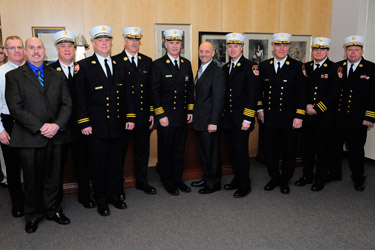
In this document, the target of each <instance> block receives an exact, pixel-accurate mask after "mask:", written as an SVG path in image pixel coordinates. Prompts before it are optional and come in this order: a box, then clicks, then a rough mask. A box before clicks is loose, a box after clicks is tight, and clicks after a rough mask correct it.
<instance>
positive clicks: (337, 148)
mask: <svg viewBox="0 0 375 250" xmlns="http://www.w3.org/2000/svg"><path fill="white" fill-rule="evenodd" d="M366 137H367V127H366V126H362V127H361V128H359V129H335V133H334V144H335V145H334V154H333V157H334V158H333V163H332V164H331V168H330V169H329V171H330V175H332V176H333V177H338V178H341V176H342V169H341V162H342V156H343V145H344V143H345V142H346V143H347V146H348V147H347V148H348V155H349V166H350V170H351V172H352V179H353V180H354V181H364V180H365V179H366V177H365V176H364V173H365V150H364V146H365V143H366Z"/></svg>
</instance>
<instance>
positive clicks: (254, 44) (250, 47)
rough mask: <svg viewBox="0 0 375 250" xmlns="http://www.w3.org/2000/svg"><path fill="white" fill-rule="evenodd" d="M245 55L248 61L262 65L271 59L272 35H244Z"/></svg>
mask: <svg viewBox="0 0 375 250" xmlns="http://www.w3.org/2000/svg"><path fill="white" fill-rule="evenodd" d="M244 36H245V44H244V55H245V57H246V58H247V59H249V60H251V61H253V62H256V63H258V64H259V63H260V62H262V61H264V60H267V59H269V58H271V57H272V56H273V55H272V33H244Z"/></svg>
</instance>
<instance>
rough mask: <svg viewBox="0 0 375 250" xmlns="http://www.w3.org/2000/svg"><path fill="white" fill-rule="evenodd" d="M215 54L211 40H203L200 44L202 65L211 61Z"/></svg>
mask: <svg viewBox="0 0 375 250" xmlns="http://www.w3.org/2000/svg"><path fill="white" fill-rule="evenodd" d="M214 55H215V50H214V47H213V46H212V44H211V43H210V42H203V43H201V45H200V46H199V59H200V60H201V63H202V65H204V64H206V63H208V62H210V61H211V60H212V58H213V57H214Z"/></svg>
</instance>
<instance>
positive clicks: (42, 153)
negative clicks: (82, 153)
mask: <svg viewBox="0 0 375 250" xmlns="http://www.w3.org/2000/svg"><path fill="white" fill-rule="evenodd" d="M64 147H66V145H53V144H52V143H51V141H50V142H48V145H47V146H45V147H42V148H18V156H19V160H20V164H21V167H22V170H23V179H24V185H25V197H26V199H25V214H26V215H27V216H26V220H27V221H28V220H33V219H37V218H41V217H43V215H44V214H46V216H47V217H48V218H50V217H53V216H54V214H55V213H56V212H57V211H59V210H61V206H60V202H61V200H60V198H59V194H60V190H61V186H62V176H61V172H62V171H61V169H62V168H63V166H62V163H63V156H64V155H63V151H64Z"/></svg>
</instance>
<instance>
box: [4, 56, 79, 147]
mask: <svg viewBox="0 0 375 250" xmlns="http://www.w3.org/2000/svg"><path fill="white" fill-rule="evenodd" d="M5 78H6V88H5V98H6V101H7V104H8V107H9V111H10V114H11V115H12V117H13V118H14V120H15V123H14V127H13V130H12V134H11V138H12V139H11V141H10V146H11V147H22V148H38V147H45V146H46V145H47V143H48V141H49V140H51V141H52V143H53V144H54V145H61V144H64V143H67V142H70V141H71V139H72V138H71V135H70V129H69V127H68V126H67V125H68V122H69V119H70V115H71V110H72V100H71V97H70V93H69V89H68V85H67V81H66V78H65V77H64V75H63V74H61V73H60V72H57V71H56V70H54V69H53V68H50V67H48V66H47V65H45V66H44V88H43V87H42V85H41V84H40V82H39V80H38V78H37V76H36V75H35V74H34V72H33V71H32V69H31V68H30V66H29V65H28V64H27V63H25V64H24V65H23V66H21V67H19V68H17V69H15V70H12V71H9V72H8V73H7V74H6V75H5ZM44 123H56V124H57V125H59V127H60V130H59V131H58V132H57V134H56V135H55V136H54V137H53V138H52V139H48V138H47V137H45V136H43V135H42V134H41V133H40V128H41V127H42V126H43V124H44Z"/></svg>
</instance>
